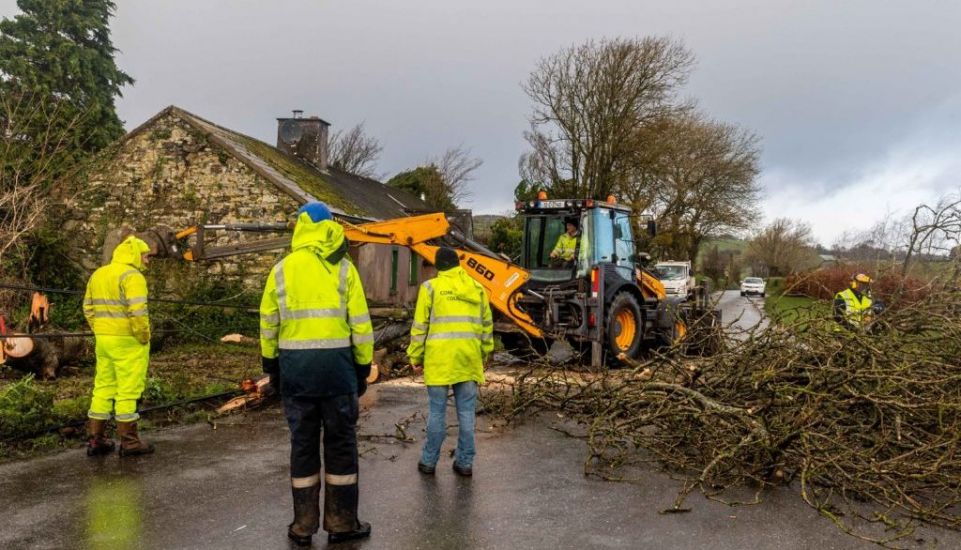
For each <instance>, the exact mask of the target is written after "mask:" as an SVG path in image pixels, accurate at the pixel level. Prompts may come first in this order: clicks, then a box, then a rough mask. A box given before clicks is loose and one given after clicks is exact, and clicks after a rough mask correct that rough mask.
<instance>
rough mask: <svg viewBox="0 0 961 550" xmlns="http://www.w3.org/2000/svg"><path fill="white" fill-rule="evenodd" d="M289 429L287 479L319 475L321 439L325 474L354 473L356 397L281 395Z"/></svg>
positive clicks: (355, 470) (357, 409)
mask: <svg viewBox="0 0 961 550" xmlns="http://www.w3.org/2000/svg"><path fill="white" fill-rule="evenodd" d="M283 401H284V413H285V414H286V416H287V424H288V425H289V426H290V477H294V478H302V477H308V476H312V475H314V474H317V473H319V472H320V465H321V460H320V438H321V433H323V438H324V461H323V462H324V464H325V466H324V469H325V471H326V473H327V474H328V475H331V474H332V475H350V474H356V473H357V416H358V412H359V407H358V404H357V394H355V393H354V394H347V395H335V396H333V397H289V396H287V395H284V396H283Z"/></svg>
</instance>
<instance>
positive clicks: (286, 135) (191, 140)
mask: <svg viewBox="0 0 961 550" xmlns="http://www.w3.org/2000/svg"><path fill="white" fill-rule="evenodd" d="M277 121H278V131H277V146H276V147H274V146H271V145H268V144H266V143H264V142H262V141H259V140H256V139H254V138H251V137H249V136H246V135H243V134H240V133H238V132H235V131H232V130H229V129H227V128H224V127H222V126H218V125H216V124H214V123H212V122H210V121H207V120H204V119H202V118H200V117H198V116H196V115H194V114H192V113H189V112H187V111H185V110H183V109H180V108H178V107H175V106H170V107H167V108H166V109H164V110H163V111H161V112H160V113H158V114H157V115H155V116H154V117H152V118H151V119H149V120H147V121H146V122H144V123H143V124H141V125H140V126H139V127H137V128H136V129H134V130H133V131H131V132H130V133H129V134H127V135H126V136H124V137H123V138H122V139H121V140H120V141H119V142H118V143H117V144H116V145H114V146H113V148H112V149H111V151H110V152H109V153H108V154H106V155H105V156H104V158H103V159H102V162H101V164H100V166H99V167H98V168H97V169H96V170H95V171H94V173H93V174H92V175H91V177H89V178H88V181H87V183H86V184H85V185H84V186H83V188H82V189H78V190H75V192H74V193H72V194H71V195H70V196H69V197H66V198H65V199H64V202H65V203H66V205H67V209H66V210H67V216H66V217H67V219H66V221H65V222H64V225H63V228H64V230H65V231H68V232H70V234H71V235H72V237H71V238H72V241H73V243H74V246H73V249H74V250H75V253H74V257H73V258H71V259H72V260H74V261H75V262H77V263H78V264H79V265H81V266H82V267H83V269H84V271H87V272H90V271H92V270H93V269H95V268H96V267H97V266H98V265H99V264H100V261H101V257H102V255H103V254H104V250H103V248H104V243H105V240H106V241H108V245H109V239H107V236H108V234H111V233H113V234H116V230H117V229H118V228H121V227H129V228H132V229H133V230H135V231H145V230H148V229H150V228H154V227H158V226H166V227H169V228H173V229H175V230H177V229H181V228H186V227H190V226H193V225H197V224H220V223H264V222H285V221H292V220H293V214H294V213H295V212H296V210H297V208H298V207H299V206H300V205H301V204H303V203H304V202H306V201H310V200H321V201H324V202H325V203H327V204H328V205H329V206H330V207H331V210H332V211H333V212H334V214H335V216H337V217H339V218H342V219H344V220H347V221H350V222H353V223H362V222H366V221H376V220H383V219H390V218H398V217H403V216H407V215H409V214H411V213H422V212H428V211H430V207H429V206H428V205H427V204H426V203H424V201H422V200H421V199H420V198H418V197H415V196H413V195H411V194H410V193H407V192H405V191H402V190H399V189H395V188H391V187H387V186H385V185H383V184H382V183H380V182H378V181H375V180H372V179H369V178H364V177H360V176H357V175H354V174H350V173H347V172H344V171H342V170H338V169H337V168H335V167H333V166H330V165H328V163H327V154H328V143H327V136H328V128H329V124H328V123H327V122H325V121H323V120H321V119H319V118H317V117H303V116H301V115H300V112H299V111H295V112H294V116H293V117H290V118H279V119H277ZM277 236H278V235H276V234H275V235H269V234H268V235H265V234H263V233H236V232H234V233H226V232H216V233H212V234H210V233H208V235H207V237H206V239H205V243H206V245H207V246H224V245H230V244H242V243H250V242H252V241H255V240H259V239H264V238H270V237H274V238H276V237H277ZM284 253H285V251H284V250H271V251H266V252H262V253H257V254H243V255H238V256H231V257H227V258H222V259H219V260H214V261H210V262H202V263H198V264H196V265H186V264H182V263H181V262H179V261H177V260H164V261H162V262H157V263H159V264H161V265H160V266H159V267H156V266H154V267H153V268H152V269H151V271H153V272H154V273H153V274H152V276H151V277H150V278H151V279H152V281H151V283H152V285H153V283H154V281H156V282H157V285H159V286H160V288H161V289H162V290H164V291H166V292H173V293H177V291H178V287H181V286H183V285H189V283H190V281H191V280H193V279H199V278H204V277H206V278H207V280H210V279H211V278H213V279H222V280H224V281H233V282H236V283H240V284H242V285H244V286H245V287H247V288H248V289H251V290H252V291H253V290H256V289H258V288H261V287H262V285H263V278H264V276H265V274H266V272H267V271H268V270H269V269H270V267H271V266H272V265H273V264H274V263H275V262H276V261H277V260H278V259H279V258H280V257H282V256H283V254H284ZM350 253H351V256H352V257H353V258H354V262H355V264H356V265H357V267H358V270H359V272H360V275H361V278H362V279H363V281H364V286H365V290H366V292H367V297H368V300H369V301H371V302H372V303H380V304H393V305H400V304H409V303H411V302H413V301H414V300H415V299H416V297H417V287H418V286H419V284H420V283H421V282H422V281H424V280H425V279H426V278H428V277H429V276H430V275H431V274H432V273H430V267H429V265H428V264H427V263H426V262H423V261H422V260H421V259H420V258H419V257H417V256H416V255H415V254H412V253H411V252H410V250H408V249H407V248H405V247H391V246H382V245H370V244H367V245H360V246H352V247H351V252H350ZM173 264H177V265H173ZM157 285H154V286H157Z"/></svg>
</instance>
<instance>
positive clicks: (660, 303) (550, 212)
mask: <svg viewBox="0 0 961 550" xmlns="http://www.w3.org/2000/svg"><path fill="white" fill-rule="evenodd" d="M516 207H517V211H518V215H519V216H520V217H521V218H523V220H524V241H523V248H522V253H521V263H520V265H521V267H523V268H524V269H526V270H527V271H528V273H529V274H530V280H529V281H528V283H527V285H526V286H525V289H524V291H523V293H522V295H521V296H520V297H519V298H518V300H517V302H516V303H517V306H518V307H519V308H520V309H521V310H522V311H523V312H525V313H526V314H527V315H529V316H530V318H531V319H533V321H534V323H535V324H536V325H537V326H538V327H540V328H541V329H542V330H543V332H544V334H545V335H547V336H548V337H549V338H552V339H555V341H556V340H570V341H574V342H582V343H589V344H590V345H591V363H592V364H594V365H600V364H602V363H604V357H603V356H604V355H605V354H606V355H607V360H608V361H607V362H609V363H611V364H614V363H617V358H618V357H620V356H621V354H623V355H624V356H627V357H637V355H638V354H639V353H640V351H641V350H642V349H643V348H645V347H647V346H649V345H651V344H654V343H655V342H656V341H657V340H658V339H659V338H660V339H662V340H663V339H664V335H665V334H673V333H674V332H675V331H674V325H675V323H674V317H673V314H672V312H671V311H669V310H668V308H667V304H666V301H665V294H664V288H663V285H661V284H660V282H659V281H657V278H656V277H654V276H653V275H652V274H650V273H649V272H647V271H646V270H645V269H644V267H643V266H642V265H641V264H642V259H643V256H644V255H642V254H639V253H638V252H637V250H636V249H635V244H634V234H633V228H632V223H631V222H632V215H631V209H630V208H629V207H627V206H623V205H620V204H617V202H616V201H615V200H614V198H613V197H609V198H608V200H606V201H599V200H592V199H548V198H547V197H546V196H544V195H541V196H540V197H539V198H538V199H537V200H532V201H526V202H518V203H517V204H516ZM571 225H574V227H573V228H571V227H570V226H571ZM649 227H650V228H651V229H653V227H652V225H651V226H649ZM570 229H576V233H575V234H574V235H571V234H570V231H569V230H570ZM571 237H574V239H573V240H574V243H573V247H572V246H571V241H572V239H571ZM565 239H566V240H565ZM571 248H573V250H571ZM559 250H560V251H563V252H565V253H566V254H558V253H557V252H558V251H559ZM552 253H554V254H552ZM552 256H553V257H552ZM558 256H561V257H558ZM667 338H672V336H668V337H667Z"/></svg>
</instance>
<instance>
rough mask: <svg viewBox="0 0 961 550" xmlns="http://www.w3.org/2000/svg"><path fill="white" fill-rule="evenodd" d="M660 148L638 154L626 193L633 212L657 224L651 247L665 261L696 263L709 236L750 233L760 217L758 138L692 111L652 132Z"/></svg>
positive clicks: (627, 183) (624, 187)
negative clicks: (651, 215) (640, 156)
mask: <svg viewBox="0 0 961 550" xmlns="http://www.w3.org/2000/svg"><path fill="white" fill-rule="evenodd" d="M653 135H655V136H656V142H657V146H656V149H654V150H653V151H648V150H644V149H640V150H639V151H640V152H639V153H637V154H643V155H645V158H643V159H640V160H637V156H635V165H634V168H633V171H632V173H633V174H634V177H633V178H632V179H631V180H630V181H628V182H625V183H624V184H623V186H622V189H623V194H624V195H625V196H626V198H627V199H628V200H629V201H630V202H631V203H632V206H633V207H634V208H635V210H637V211H640V210H644V209H647V210H651V211H653V213H654V214H655V215H657V217H658V218H659V222H660V223H659V227H660V228H661V231H660V235H658V237H656V238H655V239H654V241H653V245H654V246H655V248H658V249H660V253H661V254H660V255H661V256H670V257H673V258H685V259H689V260H691V261H695V259H696V258H697V252H698V250H699V249H700V246H701V243H702V242H703V241H704V239H706V238H707V237H710V236H715V235H719V234H722V233H729V232H736V231H739V230H744V229H747V228H749V227H750V225H751V224H752V222H753V221H754V219H755V218H756V217H757V215H758V210H757V199H758V193H759V189H758V185H757V182H756V178H757V174H758V171H759V168H758V157H759V155H760V151H759V149H758V145H757V143H758V139H757V137H756V136H754V134H752V133H750V132H747V131H745V130H742V129H740V128H738V127H736V126H733V125H730V124H724V123H720V122H716V121H712V120H707V119H705V118H703V117H702V116H700V115H698V114H697V113H695V112H693V111H689V112H686V113H683V114H679V115H675V116H672V117H666V118H663V119H661V120H660V121H659V122H658V125H657V127H656V128H655V129H654V130H653Z"/></svg>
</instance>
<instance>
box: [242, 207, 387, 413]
mask: <svg viewBox="0 0 961 550" xmlns="http://www.w3.org/2000/svg"><path fill="white" fill-rule="evenodd" d="M343 242H344V229H343V227H341V226H340V224H338V223H337V222H335V221H331V220H325V221H321V222H317V223H314V222H312V221H311V219H310V216H309V215H308V214H306V213H303V214H301V215H300V217H299V218H298V219H297V225H296V227H295V228H294V237H293V241H292V247H293V252H291V253H290V254H288V255H287V256H286V257H285V258H284V259H283V260H281V261H280V262H279V263H277V265H275V266H274V268H273V269H272V270H271V271H270V275H269V276H268V277H267V284H266V287H265V288H264V294H263V297H262V299H261V302H260V349H261V354H262V355H263V356H264V357H267V358H274V357H278V356H279V357H280V361H281V371H282V372H281V384H282V386H283V387H284V388H286V387H288V386H290V387H293V386H295V385H296V386H303V387H304V388H305V389H304V395H308V394H309V395H317V391H321V392H322V393H324V394H328V393H327V390H322V389H319V388H320V386H321V385H323V383H322V381H321V382H316V383H314V382H311V381H310V380H308V379H310V378H312V377H313V378H317V376H318V375H320V377H321V378H323V377H324V376H327V374H329V375H330V376H332V377H334V378H336V379H337V380H338V382H337V384H340V383H341V382H343V383H345V384H346V383H348V382H349V380H353V382H352V385H353V388H354V391H356V380H355V376H354V374H353V373H354V364H357V365H367V364H370V362H371V360H372V358H373V354H374V331H373V327H372V325H371V322H370V313H369V312H368V310H367V299H366V298H365V297H364V289H363V287H362V285H361V282H360V276H359V275H358V274H357V268H355V267H354V265H353V264H352V263H350V260H349V259H348V257H347V255H346V254H344V256H343V258H341V259H339V260H338V261H337V262H336V263H331V262H330V261H328V260H327V258H329V257H330V256H331V255H332V254H334V253H335V252H337V250H338V249H339V248H340V245H341V244H342V243H343ZM338 351H339V352H345V353H336V352H338ZM285 352H307V353H287V356H286V358H285ZM323 352H331V353H323ZM295 363H296V364H295ZM320 363H324V364H323V365H321V364H320ZM331 363H338V364H337V365H333V364H331ZM320 369H327V370H328V371H330V370H338V369H339V370H340V371H343V372H338V373H334V372H328V373H327V374H324V373H320V372H319V370H320ZM288 379H289V380H288ZM298 379H300V381H298ZM288 382H290V385H288ZM306 386H311V387H313V388H314V389H309V388H306ZM328 386H329V384H328ZM314 390H316V391H314ZM341 390H343V388H341ZM341 390H337V391H336V392H334V393H331V394H330V395H336V394H337V393H340V391H341ZM284 391H286V390H284ZM294 391H296V390H294ZM331 391H333V390H331Z"/></svg>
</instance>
